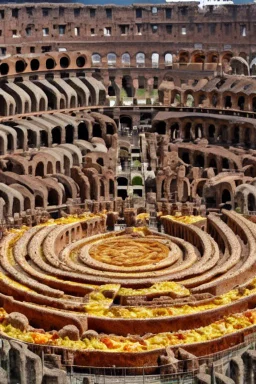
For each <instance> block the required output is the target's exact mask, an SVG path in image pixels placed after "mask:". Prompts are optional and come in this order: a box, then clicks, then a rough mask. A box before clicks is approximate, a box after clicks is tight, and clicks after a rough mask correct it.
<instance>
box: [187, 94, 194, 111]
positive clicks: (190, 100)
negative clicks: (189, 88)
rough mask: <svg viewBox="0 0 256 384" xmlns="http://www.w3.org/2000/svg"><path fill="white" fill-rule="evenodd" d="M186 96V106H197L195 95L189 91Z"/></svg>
mask: <svg viewBox="0 0 256 384" xmlns="http://www.w3.org/2000/svg"><path fill="white" fill-rule="evenodd" d="M186 96H187V97H186V103H185V106H186V107H189V108H191V107H194V106H195V99H194V96H193V95H192V94H191V93H188V94H187V95H186Z"/></svg>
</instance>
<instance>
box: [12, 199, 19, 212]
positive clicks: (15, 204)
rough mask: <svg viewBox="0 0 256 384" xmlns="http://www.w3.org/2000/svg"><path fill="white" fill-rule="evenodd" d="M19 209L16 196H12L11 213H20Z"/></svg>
mask: <svg viewBox="0 0 256 384" xmlns="http://www.w3.org/2000/svg"><path fill="white" fill-rule="evenodd" d="M20 211H21V206H20V201H19V199H17V197H14V198H13V206H12V214H14V213H20Z"/></svg>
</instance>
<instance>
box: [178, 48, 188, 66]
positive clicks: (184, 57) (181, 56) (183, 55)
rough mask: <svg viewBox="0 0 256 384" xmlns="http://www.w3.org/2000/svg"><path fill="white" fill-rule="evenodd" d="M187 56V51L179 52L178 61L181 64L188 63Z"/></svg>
mask: <svg viewBox="0 0 256 384" xmlns="http://www.w3.org/2000/svg"><path fill="white" fill-rule="evenodd" d="M189 58H190V57H189V53H188V52H187V51H183V52H180V54H179V58H178V62H179V63H180V64H183V65H184V64H188V62H189Z"/></svg>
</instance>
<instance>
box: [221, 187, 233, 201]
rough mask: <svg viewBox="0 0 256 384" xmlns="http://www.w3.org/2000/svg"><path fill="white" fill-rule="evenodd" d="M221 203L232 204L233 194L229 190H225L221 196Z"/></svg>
mask: <svg viewBox="0 0 256 384" xmlns="http://www.w3.org/2000/svg"><path fill="white" fill-rule="evenodd" d="M221 201H222V203H229V202H231V194H230V192H229V190H228V189H223V191H222V195H221Z"/></svg>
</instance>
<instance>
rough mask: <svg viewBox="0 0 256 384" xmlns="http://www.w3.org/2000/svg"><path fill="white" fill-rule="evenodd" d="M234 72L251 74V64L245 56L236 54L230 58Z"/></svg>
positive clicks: (235, 73)
mask: <svg viewBox="0 0 256 384" xmlns="http://www.w3.org/2000/svg"><path fill="white" fill-rule="evenodd" d="M230 66H231V69H232V74H234V75H245V76H249V75H250V68H249V64H248V63H247V61H246V60H245V59H244V58H243V57H239V56H235V57H232V58H231V59H230Z"/></svg>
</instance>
